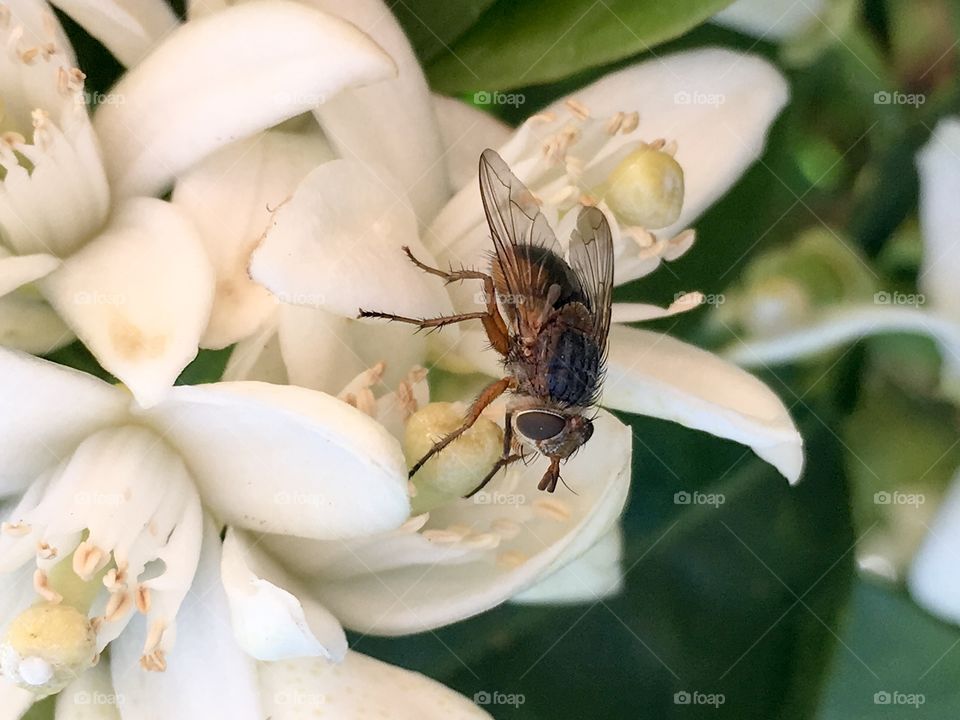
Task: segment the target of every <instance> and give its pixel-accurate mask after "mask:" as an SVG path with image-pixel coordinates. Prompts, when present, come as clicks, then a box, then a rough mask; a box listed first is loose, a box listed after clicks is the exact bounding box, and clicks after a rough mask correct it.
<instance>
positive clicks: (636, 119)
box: [620, 111, 640, 135]
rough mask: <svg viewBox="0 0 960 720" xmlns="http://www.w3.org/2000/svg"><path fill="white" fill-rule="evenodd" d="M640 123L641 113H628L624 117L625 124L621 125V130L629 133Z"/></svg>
mask: <svg viewBox="0 0 960 720" xmlns="http://www.w3.org/2000/svg"><path fill="white" fill-rule="evenodd" d="M638 125H640V113H638V112H636V111H634V112H630V113H627V114H626V116H625V117H624V119H623V124H621V125H620V132H622V133H623V134H624V135H629V134H630V133H632V132H633V131H634V130H636V129H637V126H638Z"/></svg>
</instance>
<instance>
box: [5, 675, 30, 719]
mask: <svg viewBox="0 0 960 720" xmlns="http://www.w3.org/2000/svg"><path fill="white" fill-rule="evenodd" d="M34 697H35V696H34V694H33V693H32V692H30V691H29V690H24V689H23V688H20V687H17V686H16V685H14V684H12V683H11V682H9V681H8V680H7V679H6V678H3V677H0V720H20V718H21V717H23V714H24V713H25V712H27V710H29V709H30V708H31V707H32V706H33V700H34Z"/></svg>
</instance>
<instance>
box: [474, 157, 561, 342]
mask: <svg viewBox="0 0 960 720" xmlns="http://www.w3.org/2000/svg"><path fill="white" fill-rule="evenodd" d="M480 196H481V199H482V200H483V209H484V211H485V212H486V215H487V223H488V224H489V226H490V234H491V235H492V236H493V246H494V249H495V253H496V254H495V257H494V262H493V279H494V284H495V285H496V289H497V294H498V295H499V296H500V299H501V302H502V304H503V306H504V310H505V312H506V314H507V318H508V319H509V320H510V322H511V324H512V325H513V326H514V330H515V332H518V333H520V334H522V335H526V336H530V335H532V334H534V333H536V331H537V330H538V326H539V322H540V319H541V318H542V317H543V315H544V310H545V306H546V304H547V303H548V302H550V288H551V285H554V284H556V278H555V277H554V276H553V275H554V274H553V273H551V272H550V271H549V268H548V266H547V265H546V264H544V263H543V262H541V259H542V257H543V256H545V255H554V256H556V254H557V252H558V250H559V245H558V243H557V239H556V236H555V235H554V234H553V230H551V228H550V224H549V223H548V222H547V219H546V218H545V217H544V216H543V214H542V213H541V212H540V207H539V205H538V204H537V201H536V199H535V198H534V197H533V194H532V193H531V192H530V191H529V190H528V189H527V188H526V187H525V186H524V184H523V183H522V182H520V180H518V179H517V177H516V175H514V174H513V173H512V172H511V171H510V168H508V167H507V164H506V163H505V162H504V161H503V159H502V158H501V157H500V156H499V155H497V153H496V152H494V151H493V150H490V149H487V150H484V151H483V153H482V154H481V155H480ZM554 299H555V298H554Z"/></svg>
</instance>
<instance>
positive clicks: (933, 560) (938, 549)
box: [907, 477, 960, 624]
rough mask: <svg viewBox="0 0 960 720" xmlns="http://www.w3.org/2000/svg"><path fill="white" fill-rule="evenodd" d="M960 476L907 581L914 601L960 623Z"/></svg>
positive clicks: (947, 496) (948, 619) (943, 503)
mask: <svg viewBox="0 0 960 720" xmlns="http://www.w3.org/2000/svg"><path fill="white" fill-rule="evenodd" d="M958 553H960V477H956V478H954V480H953V482H952V484H951V486H950V490H949V491H948V493H947V495H946V497H945V498H944V500H943V502H942V503H941V505H940V509H939V511H938V513H937V517H936V520H935V521H934V522H933V526H932V527H930V531H929V532H928V533H927V537H926V539H925V540H924V541H923V545H921V546H920V550H919V551H918V552H917V554H916V556H915V557H914V559H913V566H912V567H911V568H910V574H909V576H908V579H907V583H908V586H909V588H910V594H911V595H913V598H914V600H916V601H917V603H918V604H919V605H921V606H923V607H924V608H926V609H927V610H929V611H930V612H931V613H933V614H934V615H937V616H938V617H941V618H943V619H944V620H946V621H948V622H952V623H956V624H960V577H958V575H957V572H956V567H957V554H958Z"/></svg>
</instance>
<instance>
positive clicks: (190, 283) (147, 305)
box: [41, 198, 213, 405]
mask: <svg viewBox="0 0 960 720" xmlns="http://www.w3.org/2000/svg"><path fill="white" fill-rule="evenodd" d="M41 289H42V290H43V293H44V295H45V296H46V297H47V299H48V300H49V301H50V303H51V304H52V305H53V306H54V307H55V308H56V309H57V311H58V312H59V313H60V315H61V316H62V317H63V318H64V319H65V320H66V321H67V324H68V325H70V327H71V328H73V330H74V331H75V332H76V333H77V336H78V337H79V338H80V339H81V340H82V341H83V342H84V344H85V345H86V346H87V347H88V348H90V351H91V352H92V353H93V354H94V355H95V356H96V358H97V360H98V361H99V362H100V364H101V365H102V366H103V367H104V368H105V369H106V370H108V371H109V372H111V373H112V374H113V375H115V376H116V377H117V378H119V379H120V380H121V381H123V382H124V383H125V384H126V385H127V387H129V388H130V389H131V390H132V391H133V393H134V395H135V396H136V397H137V400H138V401H139V402H140V403H142V404H144V405H149V404H152V403H154V402H156V401H157V399H158V398H159V397H160V396H161V395H162V394H163V392H165V390H166V388H167V387H168V386H170V385H172V384H173V381H174V380H176V378H177V376H178V375H179V374H180V372H181V371H182V370H183V368H184V367H186V365H187V363H189V362H190V361H191V360H192V359H193V358H194V357H195V356H196V354H197V343H198V341H199V338H200V333H201V332H203V328H204V326H205V325H206V322H207V317H208V313H209V311H210V305H211V302H212V300H213V271H212V269H211V267H210V263H209V261H208V260H207V257H206V253H205V252H204V250H203V245H202V244H201V242H200V238H199V236H198V235H197V231H196V230H195V229H194V227H193V226H192V225H191V224H190V222H189V221H187V220H186V218H185V217H184V216H183V213H181V212H180V211H179V210H177V209H176V208H175V207H174V206H172V205H171V204H170V203H167V202H163V201H161V200H154V199H150V198H133V199H131V200H128V201H126V202H125V203H124V204H123V205H121V206H120V207H119V208H118V209H117V211H116V214H115V215H114V216H113V218H112V219H111V222H110V224H109V225H108V226H107V228H106V230H105V231H104V232H103V234H102V235H100V236H99V237H98V238H97V239H96V240H95V241H93V242H91V243H90V244H88V245H87V246H86V247H84V248H83V249H82V250H80V251H79V252H78V253H76V254H75V255H73V256H71V257H70V258H69V259H68V260H67V261H65V262H64V264H63V266H62V267H61V268H60V269H59V270H57V271H55V272H54V273H52V274H51V275H49V276H47V278H46V279H44V280H43V281H41Z"/></svg>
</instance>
